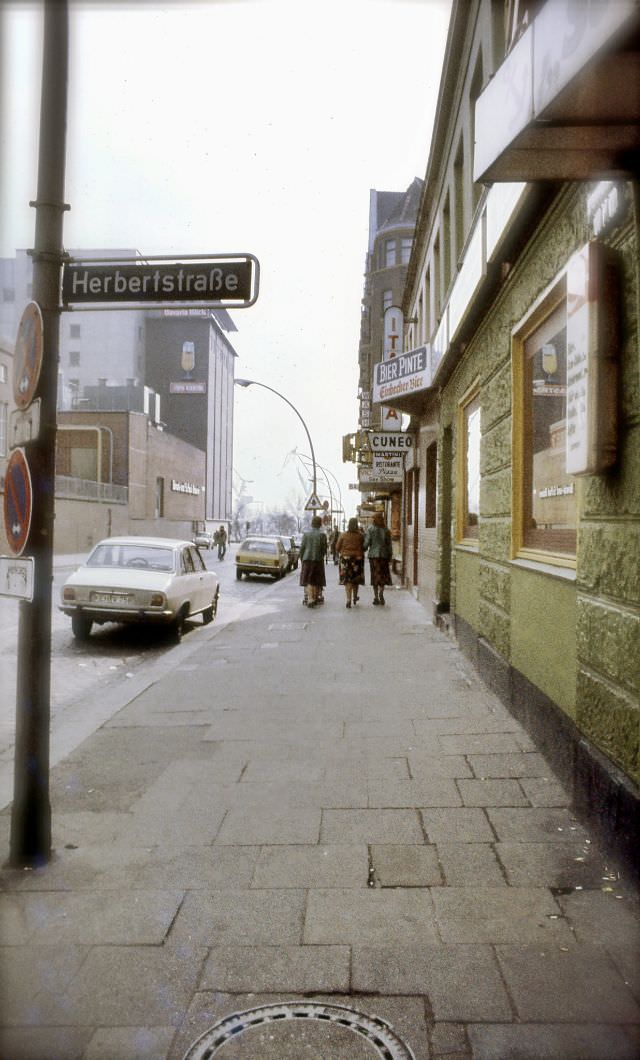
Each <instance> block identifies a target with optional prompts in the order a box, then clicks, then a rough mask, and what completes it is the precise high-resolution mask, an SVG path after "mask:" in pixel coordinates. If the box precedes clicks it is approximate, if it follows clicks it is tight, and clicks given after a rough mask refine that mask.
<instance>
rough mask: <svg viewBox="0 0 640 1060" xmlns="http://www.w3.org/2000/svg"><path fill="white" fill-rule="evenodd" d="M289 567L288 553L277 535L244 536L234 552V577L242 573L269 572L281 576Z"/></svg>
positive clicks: (276, 577) (273, 576) (274, 576)
mask: <svg viewBox="0 0 640 1060" xmlns="http://www.w3.org/2000/svg"><path fill="white" fill-rule="evenodd" d="M288 569H289V554H288V552H287V550H286V549H285V547H284V545H283V543H282V540H281V539H280V538H279V537H246V538H245V539H244V541H243V542H242V544H241V545H240V547H239V549H238V551H237V552H236V578H237V579H238V581H240V579H241V578H242V575H243V574H269V575H270V576H271V577H272V578H273V579H274V580H277V579H278V578H283V577H284V575H285V574H286V573H287V570H288Z"/></svg>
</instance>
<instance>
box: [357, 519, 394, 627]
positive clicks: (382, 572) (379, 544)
mask: <svg viewBox="0 0 640 1060" xmlns="http://www.w3.org/2000/svg"><path fill="white" fill-rule="evenodd" d="M363 547H364V550H365V552H368V553H369V570H370V573H371V587H372V589H373V603H374V604H375V605H376V606H378V605H380V604H382V605H383V606H384V587H385V585H393V582H392V581H391V571H390V569H389V560H390V559H391V533H390V531H389V529H388V528H387V526H386V525H385V521H384V516H383V514H382V512H376V514H375V515H374V517H373V522H372V523H371V525H370V526H368V527H367V531H366V533H365V535H364V546H363Z"/></svg>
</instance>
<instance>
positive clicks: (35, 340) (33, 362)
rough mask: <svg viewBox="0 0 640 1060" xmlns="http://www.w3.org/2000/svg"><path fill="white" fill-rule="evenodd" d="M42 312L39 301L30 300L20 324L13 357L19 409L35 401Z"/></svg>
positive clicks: (39, 361) (42, 343)
mask: <svg viewBox="0 0 640 1060" xmlns="http://www.w3.org/2000/svg"><path fill="white" fill-rule="evenodd" d="M43 334H44V329H43V324H42V313H41V311H40V306H39V305H38V303H37V302H29V304H28V305H27V307H26V309H25V311H24V313H23V314H22V317H21V319H20V324H19V326H18V337H17V338H16V350H15V354H14V357H13V396H14V398H15V402H16V405H17V406H18V408H19V409H26V408H27V406H28V405H30V404H31V402H32V401H33V398H34V395H35V392H36V389H37V386H38V382H39V380H40V371H41V369H42V354H43V348H44V341H43Z"/></svg>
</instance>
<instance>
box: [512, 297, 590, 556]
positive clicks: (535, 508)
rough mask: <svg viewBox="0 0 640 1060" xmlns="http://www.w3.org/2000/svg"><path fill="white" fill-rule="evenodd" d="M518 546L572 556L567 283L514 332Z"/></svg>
mask: <svg viewBox="0 0 640 1060" xmlns="http://www.w3.org/2000/svg"><path fill="white" fill-rule="evenodd" d="M513 356H514V364H513V370H514V439H513V441H514V552H515V553H516V554H518V553H522V552H524V553H526V554H528V555H530V556H531V555H533V557H534V558H535V556H536V554H540V558H542V559H546V560H549V559H550V560H551V561H552V562H554V561H555V562H557V563H562V562H565V563H567V564H568V565H573V564H574V563H575V553H576V541H577V503H576V484H575V480H574V479H573V477H572V476H571V475H569V474H568V472H567V470H566V436H567V314H566V302H565V290H564V282H563V283H562V284H559V285H557V286H556V287H555V289H554V290H553V292H552V294H551V295H550V296H549V297H548V298H547V299H546V300H545V302H544V304H543V307H542V308H541V309H540V310H538V311H537V312H536V313H535V314H533V315H532V317H531V319H530V320H529V321H528V322H527V325H526V327H525V328H524V329H522V330H521V331H520V332H519V333H518V334H517V335H516V336H514V354H513Z"/></svg>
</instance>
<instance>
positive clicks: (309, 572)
mask: <svg viewBox="0 0 640 1060" xmlns="http://www.w3.org/2000/svg"><path fill="white" fill-rule="evenodd" d="M326 555H327V535H326V534H325V533H323V531H322V519H321V518H320V516H319V515H314V517H313V519H312V520H311V529H310V530H307V532H306V533H304V534H303V535H302V543H301V545H300V564H301V565H300V585H303V586H304V587H305V599H304V602H305V603H306V605H307V607H315V606H316V604H317V603H318V598H319V596H320V595H321V594H322V590H323V588H324V586H325V585H326V584H327V579H326V576H325V572H324V563H325V558H326Z"/></svg>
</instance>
